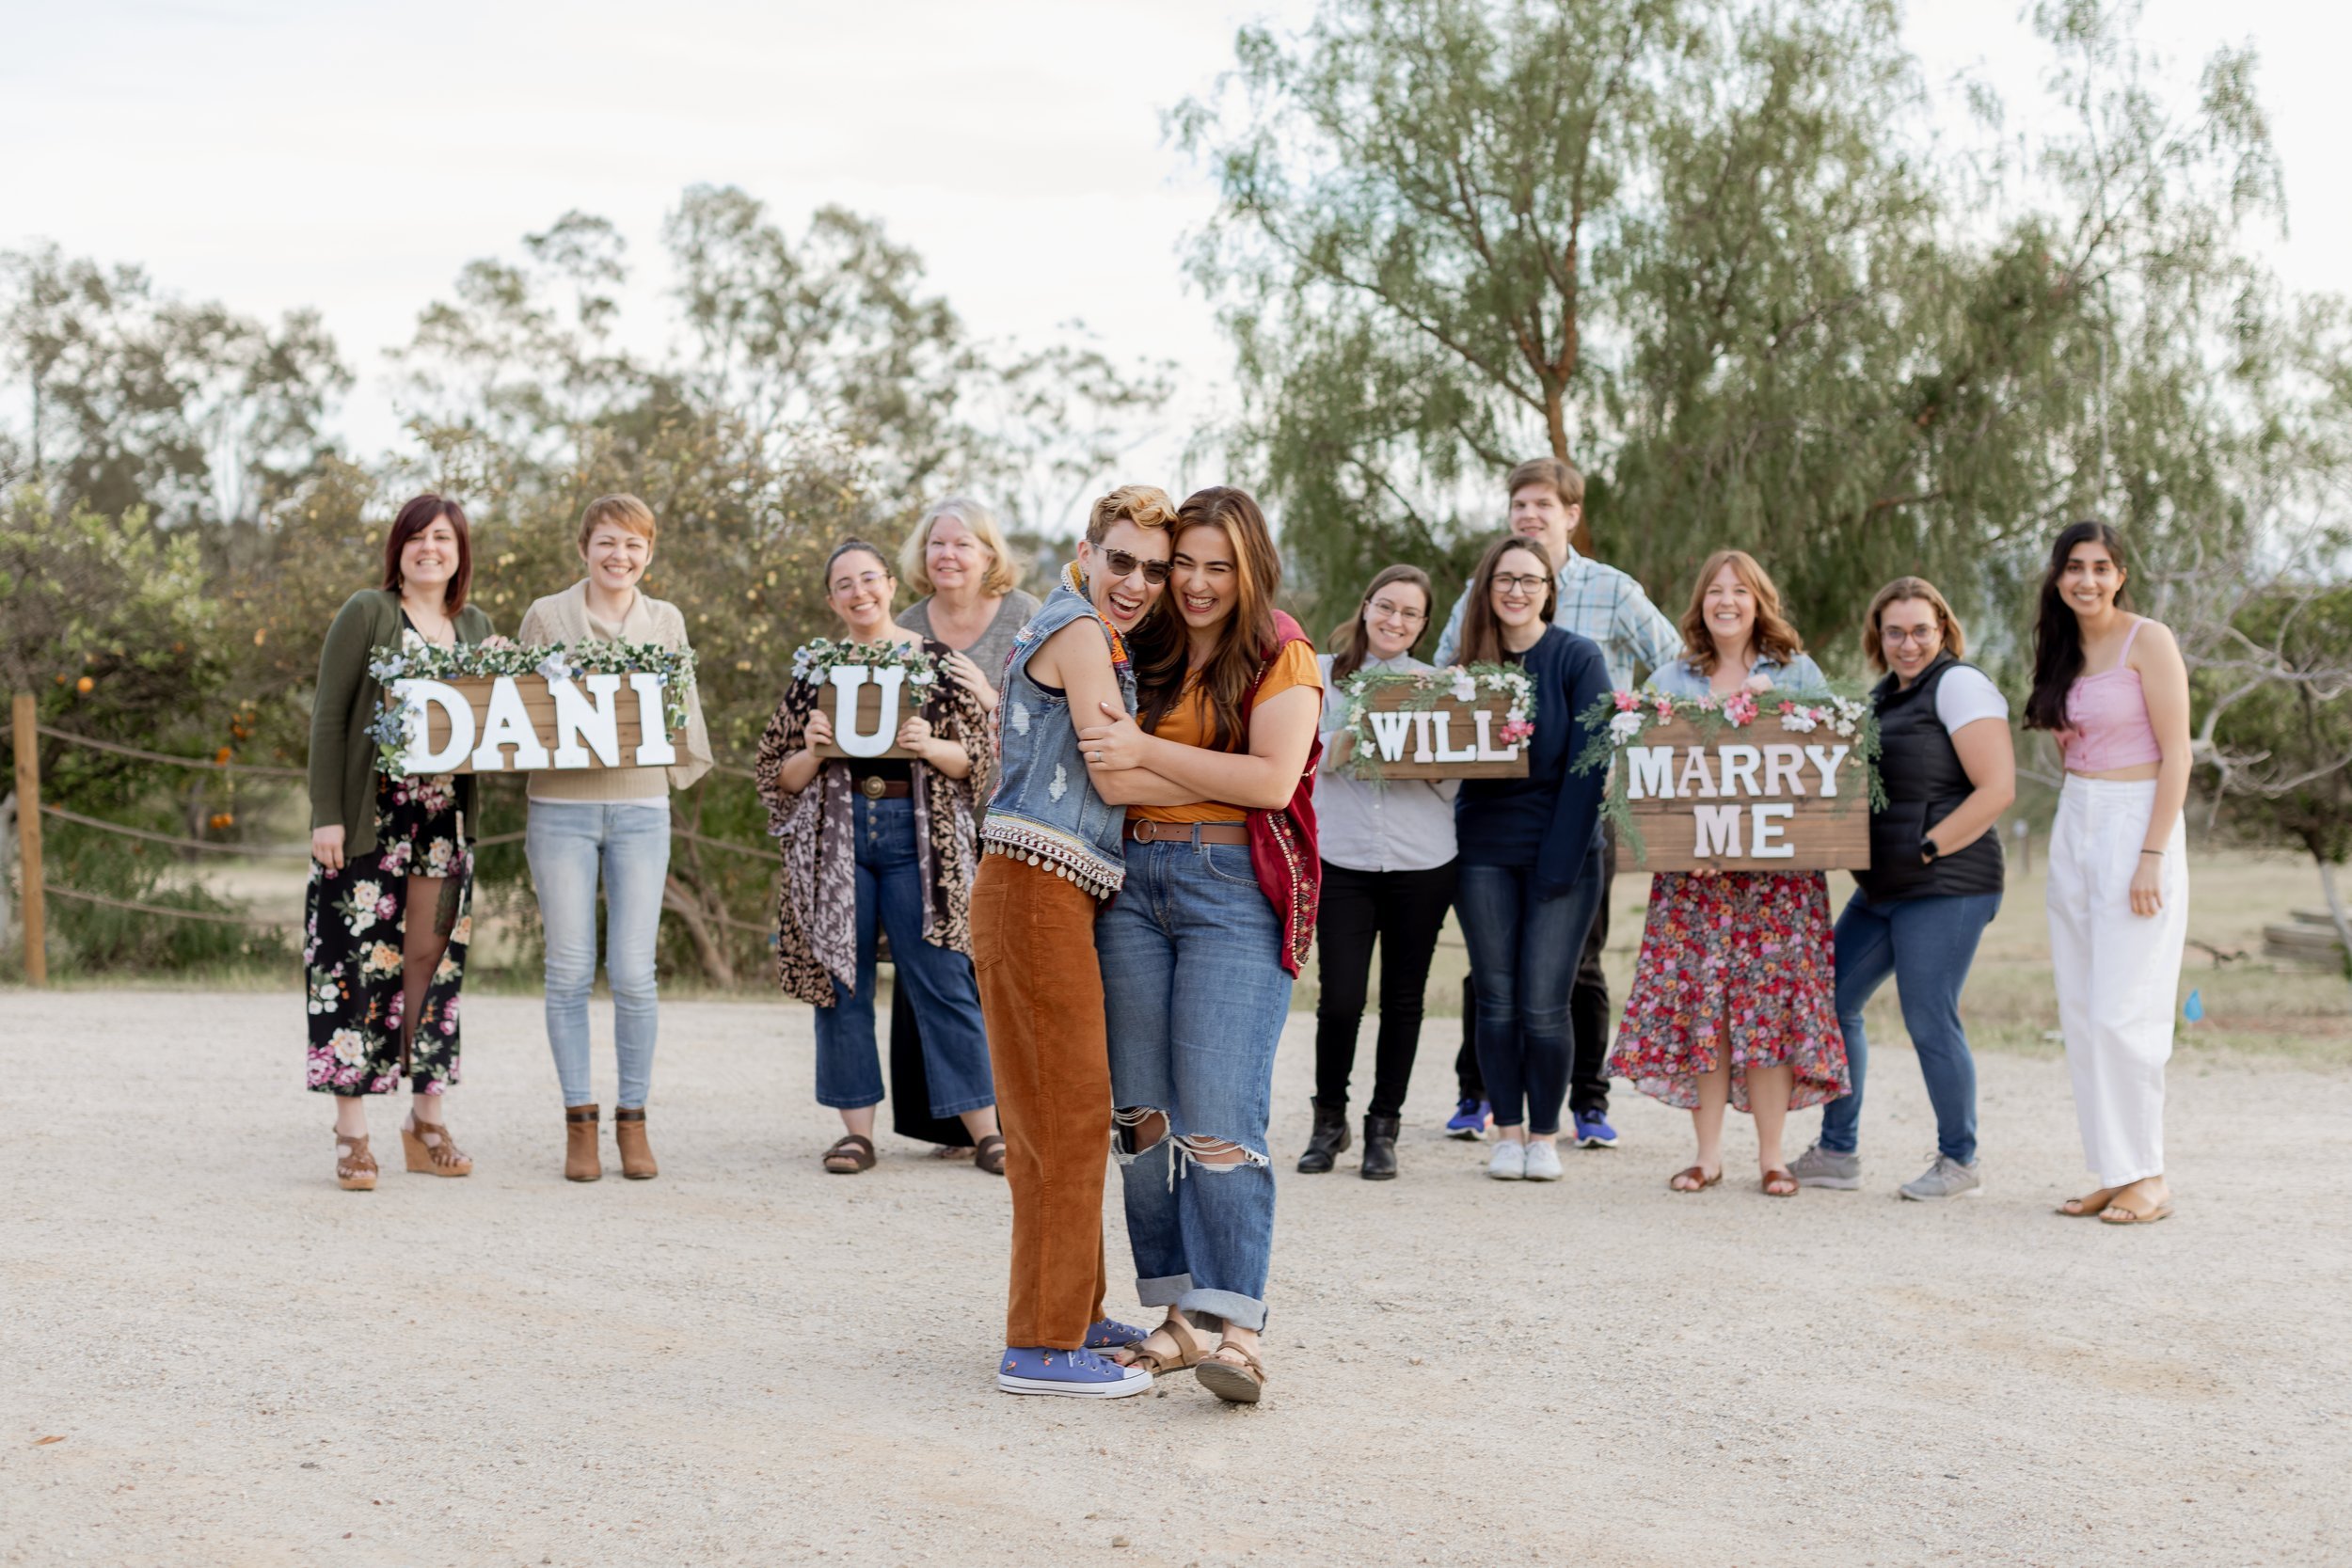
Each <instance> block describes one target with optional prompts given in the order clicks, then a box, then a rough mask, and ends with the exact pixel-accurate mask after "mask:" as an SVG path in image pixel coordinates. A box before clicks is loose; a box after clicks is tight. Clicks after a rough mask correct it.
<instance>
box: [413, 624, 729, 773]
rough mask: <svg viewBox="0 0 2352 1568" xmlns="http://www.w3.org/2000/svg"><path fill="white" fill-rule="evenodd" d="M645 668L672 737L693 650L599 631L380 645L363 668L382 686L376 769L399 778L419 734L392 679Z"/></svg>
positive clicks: (562, 676)
mask: <svg viewBox="0 0 2352 1568" xmlns="http://www.w3.org/2000/svg"><path fill="white" fill-rule="evenodd" d="M648 671H649V672H651V673H654V674H657V675H660V677H661V717H662V721H663V722H664V723H666V724H667V725H668V727H669V732H670V733H671V734H672V735H675V734H676V733H677V732H678V731H680V730H682V729H684V728H685V727H686V711H687V705H688V703H689V701H690V700H691V697H692V695H693V691H694V650H693V649H691V648H665V647H663V646H662V645H661V644H660V643H659V642H615V641H607V640H605V639H603V638H596V637H591V638H585V639H583V640H581V641H578V642H563V643H556V644H553V645H548V646H535V647H528V648H527V647H524V646H523V645H522V644H521V643H519V642H516V641H513V640H512V639H510V638H504V637H489V638H485V639H484V640H483V641H479V642H460V643H458V644H456V645H455V646H454V647H448V648H444V647H441V646H439V645H438V644H437V643H431V642H424V641H421V639H420V640H416V641H410V642H408V643H407V645H405V646H404V647H402V648H399V649H396V650H395V649H383V650H380V651H379V652H378V653H377V654H376V656H375V657H373V659H370V660H369V661H368V673H369V674H370V675H371V676H373V678H374V679H375V681H376V683H377V684H378V685H379V686H381V687H383V688H384V705H383V707H382V708H381V709H379V710H378V711H377V713H376V716H375V720H374V722H373V723H371V724H370V725H369V726H368V736H369V737H370V738H371V739H373V741H374V742H375V761H376V768H377V769H378V770H379V771H381V772H384V773H389V774H390V775H391V776H392V777H394V778H398V777H400V776H401V775H402V774H404V773H405V772H406V771H407V766H406V765H407V752H408V748H409V747H410V746H411V745H413V744H415V743H417V742H419V741H421V740H422V739H423V738H424V737H423V736H421V735H418V734H414V733H412V731H413V729H414V725H415V721H416V717H417V716H416V714H415V713H414V712H413V711H412V710H410V709H408V708H405V707H403V706H402V705H400V704H398V703H397V702H395V701H393V699H392V682H394V681H397V680H428V681H460V680H485V679H489V678H492V677H495V676H498V675H542V676H545V677H546V678H547V679H548V680H551V681H552V680H575V681H576V680H578V679H580V677H581V676H582V675H631V674H637V673H643V672H648Z"/></svg>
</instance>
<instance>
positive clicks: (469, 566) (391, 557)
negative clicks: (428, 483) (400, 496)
mask: <svg viewBox="0 0 2352 1568" xmlns="http://www.w3.org/2000/svg"><path fill="white" fill-rule="evenodd" d="M436 517H447V518H448V519H449V527H450V531H451V532H452V533H454V534H456V535H457V570H455V571H453V572H452V573H451V574H450V575H449V581H448V583H447V584H446V585H444V586H443V588H442V589H441V608H442V609H443V610H447V611H448V612H449V613H450V614H452V615H454V614H456V613H457V612H458V611H459V610H463V609H465V608H466V590H467V589H468V588H469V587H470V586H472V583H473V540H472V539H471V538H470V537H469V531H468V530H467V528H466V509H465V508H464V507H462V506H459V505H458V504H457V503H456V502H455V501H453V500H446V499H442V498H441V497H439V496H435V495H422V496H419V497H417V498H416V499H414V500H412V501H410V502H408V504H406V505H405V506H404V507H402V508H401V509H400V515H398V516H396V517H394V518H393V519H392V526H391V529H390V531H389V532H387V533H386V534H385V535H384V588H385V591H386V592H387V593H391V594H397V593H399V592H400V552H401V551H402V550H405V549H406V548H407V547H408V541H409V540H411V539H414V538H415V537H416V536H417V535H418V534H420V533H422V532H423V531H425V530H426V529H429V528H431V527H432V526H433V519H434V518H436Z"/></svg>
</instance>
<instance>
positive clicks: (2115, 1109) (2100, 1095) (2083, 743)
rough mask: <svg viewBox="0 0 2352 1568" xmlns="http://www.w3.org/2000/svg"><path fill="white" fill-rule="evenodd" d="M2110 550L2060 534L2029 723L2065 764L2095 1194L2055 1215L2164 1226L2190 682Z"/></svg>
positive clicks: (2069, 1040) (2062, 913)
mask: <svg viewBox="0 0 2352 1568" xmlns="http://www.w3.org/2000/svg"><path fill="white" fill-rule="evenodd" d="M2122 546H2123V542H2122V538H2121V537H2120V536H2119V535H2118V534H2117V533H2116V531H2115V530H2113V529H2112V528H2109V527H2108V526H2107V525H2106V524H2105V523H2095V522H2083V523H2075V524H2074V525H2072V526H2070V527H2069V528H2067V529H2066V530H2065V531H2062V532H2061V533H2059V535H2058V542H2057V544H2056V545H2055V546H2053V547H2052V549H2051V551H2050V567H2049V571H2048V572H2047V573H2046V574H2045V575H2044V576H2043V578H2042V607H2041V614H2040V617H2039V619H2038V620H2037V622H2036V624H2035V626H2034V680H2033V695H2032V696H2031V697H2030V698H2028V699H2027V700H2026V724H2027V726H2028V727H2030V728H2033V729H2041V730H2048V731H2050V732H2052V734H2054V735H2055V736H2057V737H2058V747H2059V751H2060V752H2061V753H2062V755H2063V756H2064V758H2065V764H2066V784H2065V787H2064V789H2063V790H2062V791H2060V793H2059V795H2058V818H2057V820H2056V821H2055V822H2053V823H2052V824H2051V827H2050V862H2049V884H2048V888H2047V898H2048V904H2049V914H2050V958H2051V962H2052V966H2053V971H2054V973H2053V979H2054V981H2055V983H2056V986H2057V990H2058V1024H2059V1027H2060V1029H2061V1031H2062V1032H2063V1034H2064V1035H2065V1037H2066V1065H2067V1070H2068V1073H2069V1075H2070V1076H2071V1077H2072V1079H2073V1081H2074V1114H2075V1118H2076V1120H2077V1121H2078V1123H2079V1124H2080V1126H2081V1128H2082V1137H2083V1155H2084V1159H2085V1161H2086V1163H2087V1164H2089V1165H2090V1171H2091V1174H2092V1175H2093V1177H2095V1178H2096V1180H2097V1181H2098V1183H2099V1184H2098V1186H2097V1187H2096V1188H2094V1189H2093V1190H2092V1191H2090V1192H2089V1193H2086V1194H2084V1195H2083V1196H2080V1197H2076V1198H2069V1199H2068V1200H2067V1201H2066V1203H2065V1204H2064V1205H2063V1206H2062V1207H2061V1208H2060V1210H2059V1212H2061V1213H2065V1214H2072V1215H2076V1216H2080V1217H2091V1216H2095V1217H2097V1218H2099V1219H2102V1220H2105V1221H2106V1223H2107V1224H2109V1225H2148V1224H2152V1223H2153V1222H2154V1221H2156V1220H2160V1219H2163V1218H2164V1217H2165V1216H2166V1215H2168V1214H2169V1213H2171V1212H2172V1193H2171V1189H2170V1188H2169V1186H2167V1185H2166V1183H2165V1180H2164V1066H2165V1062H2166V1061H2167V1060H2168V1059H2169V1057H2170V1056H2171V1054H2172V1022H2173V1017H2174V1011H2175V1008H2176V1006H2177V1001H2176V998H2177V994H2178V992H2179V990H2180V980H2181V946H2182V942H2183V941H2184V939H2185V936H2186V935H2187V924H2188V868H2187V867H2186V866H2185V864H2184V863H2182V856H2183V851H2184V848H2185V838H2184V835H2183V832H2182V828H2181V808H2182V806H2183V805H2184V804H2185V802H2186V801H2187V799H2188V773H2189V739H2188V670H2187V667H2186V666H2185V664H2184V663H2183V662H2182V659H2181V650H2180V647H2179V645H2178V644H2176V643H2175V642H2174V641H2173V640H2172V633H2171V632H2170V631H2169V629H2168V628H2167V627H2165V626H2163V625H2162V624H2161V623H2160V622H2156V621H2152V620H2149V619H2148V618H2147V617H2145V616H2142V615H2135V614H2133V613H2132V611H2131V608H2130V596H2129V594H2127V593H2126V591H2125V588H2124V583H2125V581H2126V579H2127V578H2128V577H2129V573H2128V572H2127V571H2126V570H2125V569H2124V565H2123V547H2122Z"/></svg>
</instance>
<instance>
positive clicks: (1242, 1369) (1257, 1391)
mask: <svg viewBox="0 0 2352 1568" xmlns="http://www.w3.org/2000/svg"><path fill="white" fill-rule="evenodd" d="M1229 1350H1230V1351H1232V1353H1233V1354H1235V1355H1238V1356H1240V1357H1241V1359H1240V1360H1239V1361H1224V1360H1220V1359H1218V1358H1219V1357H1220V1356H1222V1355H1223V1354H1225V1353H1226V1352H1227V1351H1229ZM1192 1375H1193V1376H1194V1377H1195V1378H1197V1379H1199V1380H1200V1386H1201V1387H1203V1388H1206V1389H1207V1390H1208V1391H1209V1392H1210V1393H1212V1394H1215V1395H1216V1397H1217V1398H1218V1399H1221V1400H1223V1401H1224V1402H1226V1403H1228V1404H1255V1403H1257V1402H1259V1401H1260V1400H1262V1399H1263V1398H1264V1397H1265V1364H1264V1363H1263V1362H1262V1361H1260V1360H1259V1359H1258V1358H1257V1357H1256V1356H1255V1355H1252V1354H1250V1353H1249V1352H1248V1351H1246V1350H1244V1349H1242V1348H1241V1347H1240V1346H1239V1345H1235V1344H1221V1345H1219V1346H1217V1347H1216V1352H1215V1354H1211V1355H1209V1356H1208V1357H1207V1358H1206V1359H1204V1360H1203V1361H1202V1362H1201V1363H1200V1365H1199V1366H1197V1367H1195V1368H1193V1370H1192Z"/></svg>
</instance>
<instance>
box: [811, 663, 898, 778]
mask: <svg viewBox="0 0 2352 1568" xmlns="http://www.w3.org/2000/svg"><path fill="white" fill-rule="evenodd" d="M906 678H907V673H906V672H905V671H904V670H902V669H899V668H897V667H895V666H884V667H883V668H882V669H880V670H875V669H870V668H868V667H867V666H866V665H863V664H842V665H835V666H834V668H833V670H831V671H830V672H829V673H827V675H826V679H828V680H830V681H831V682H832V683H833V737H834V745H836V746H838V747H840V748H841V750H842V751H843V752H846V753H847V754H848V755H850V756H853V757H879V756H886V755H888V754H890V753H891V752H894V751H896V750H897V746H898V689H899V688H900V687H902V686H904V685H905V684H906ZM868 680H871V681H872V682H873V683H874V687H875V689H876V690H877V691H878V692H879V693H880V699H881V700H880V701H879V702H875V701H861V700H860V698H861V692H860V689H861V688H862V687H864V686H865V685H866V682H867V681H868ZM869 714H870V715H871V716H872V717H871V723H870V725H869V726H867V727H864V728H861V727H860V721H861V719H864V718H866V716H868V715H869ZM899 754H901V755H903V754H904V753H903V752H901V753H899Z"/></svg>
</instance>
